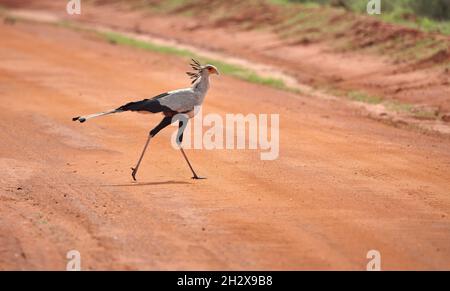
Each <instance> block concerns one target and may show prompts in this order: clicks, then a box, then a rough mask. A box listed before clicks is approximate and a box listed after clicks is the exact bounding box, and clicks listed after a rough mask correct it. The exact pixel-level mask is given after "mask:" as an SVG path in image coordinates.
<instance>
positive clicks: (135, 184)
mask: <svg viewBox="0 0 450 291" xmlns="http://www.w3.org/2000/svg"><path fill="white" fill-rule="evenodd" d="M176 184H191V183H189V182H186V181H173V180H169V181H160V182H131V183H128V184H112V185H102V186H103V187H136V186H155V185H176Z"/></svg>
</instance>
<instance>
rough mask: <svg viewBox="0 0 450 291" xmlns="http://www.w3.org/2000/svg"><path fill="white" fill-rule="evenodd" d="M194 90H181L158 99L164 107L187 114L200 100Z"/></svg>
mask: <svg viewBox="0 0 450 291" xmlns="http://www.w3.org/2000/svg"><path fill="white" fill-rule="evenodd" d="M197 95H198V94H196V93H195V92H194V90H192V88H186V89H180V90H175V91H170V92H167V95H166V96H163V97H160V98H158V101H159V103H160V104H161V105H162V106H166V107H168V108H170V109H171V110H172V111H176V112H187V111H191V110H193V109H194V107H195V106H196V105H198V101H199V98H198V96H197Z"/></svg>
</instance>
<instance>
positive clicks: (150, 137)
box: [131, 134, 152, 181]
mask: <svg viewBox="0 0 450 291" xmlns="http://www.w3.org/2000/svg"><path fill="white" fill-rule="evenodd" d="M151 139H152V135H151V134H149V135H148V139H147V142H146V143H145V146H144V149H143V150H142V153H141V156H140V157H139V160H138V162H137V164H136V166H135V167H134V168H131V170H132V172H131V176H132V177H133V180H135V181H136V174H137V171H138V170H139V165H140V164H141V161H142V158H143V157H144V154H145V151H146V150H147V147H148V144H149V143H150V140H151Z"/></svg>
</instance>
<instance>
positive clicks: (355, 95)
mask: <svg viewBox="0 0 450 291" xmlns="http://www.w3.org/2000/svg"><path fill="white" fill-rule="evenodd" d="M346 97H347V98H348V99H350V100H352V101H358V102H363V103H368V104H380V103H381V102H383V99H382V98H380V97H378V96H373V95H369V94H367V93H364V92H360V91H350V92H348V93H347V96H346Z"/></svg>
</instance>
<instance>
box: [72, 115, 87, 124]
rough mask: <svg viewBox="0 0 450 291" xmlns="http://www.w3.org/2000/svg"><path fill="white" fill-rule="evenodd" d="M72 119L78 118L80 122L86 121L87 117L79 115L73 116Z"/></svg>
mask: <svg viewBox="0 0 450 291" xmlns="http://www.w3.org/2000/svg"><path fill="white" fill-rule="evenodd" d="M72 120H73V121H77V120H78V121H79V122H81V123H83V122H85V121H86V118H84V117H80V116H77V117H74V118H72Z"/></svg>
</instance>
